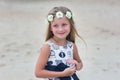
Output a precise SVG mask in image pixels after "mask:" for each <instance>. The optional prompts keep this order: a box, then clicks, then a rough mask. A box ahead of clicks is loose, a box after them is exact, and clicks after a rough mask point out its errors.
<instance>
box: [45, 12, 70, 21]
mask: <svg viewBox="0 0 120 80" xmlns="http://www.w3.org/2000/svg"><path fill="white" fill-rule="evenodd" d="M55 16H56V17H57V18H62V17H63V16H64V14H63V13H62V12H61V11H58V12H56V15H55ZM65 16H66V17H67V18H68V19H71V17H72V13H71V12H69V11H67V12H66V14H65ZM53 18H54V16H53V15H52V14H51V15H48V17H47V20H48V21H50V22H51V21H53Z"/></svg>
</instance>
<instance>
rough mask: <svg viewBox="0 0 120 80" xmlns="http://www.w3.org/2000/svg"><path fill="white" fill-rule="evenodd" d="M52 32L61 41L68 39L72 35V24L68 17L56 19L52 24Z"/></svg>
mask: <svg viewBox="0 0 120 80" xmlns="http://www.w3.org/2000/svg"><path fill="white" fill-rule="evenodd" d="M51 31H52V32H53V34H54V37H57V38H59V39H66V37H67V36H68V34H69V33H70V22H69V21H68V19H67V18H66V17H62V18H56V17H55V18H54V20H53V21H52V22H51Z"/></svg>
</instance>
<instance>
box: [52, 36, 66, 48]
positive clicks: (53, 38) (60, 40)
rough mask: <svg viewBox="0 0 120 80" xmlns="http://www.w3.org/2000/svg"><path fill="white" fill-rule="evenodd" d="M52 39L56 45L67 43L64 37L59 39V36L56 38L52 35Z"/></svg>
mask: <svg viewBox="0 0 120 80" xmlns="http://www.w3.org/2000/svg"><path fill="white" fill-rule="evenodd" d="M52 41H53V42H54V43H55V44H57V45H60V46H64V45H66V44H67V40H66V39H59V38H56V37H52Z"/></svg>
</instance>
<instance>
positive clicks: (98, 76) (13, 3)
mask: <svg viewBox="0 0 120 80" xmlns="http://www.w3.org/2000/svg"><path fill="white" fill-rule="evenodd" d="M54 6H66V7H68V8H70V9H71V10H72V11H73V13H74V20H75V23H76V28H77V30H78V32H79V34H80V35H81V36H82V37H83V38H84V40H85V41H86V43H87V47H86V46H85V44H84V43H83V42H82V41H81V40H80V39H78V38H77V42H76V44H77V46H78V50H79V54H80V57H81V59H82V61H83V64H84V67H83V69H82V70H81V71H79V72H77V74H78V75H79V77H80V79H81V80H119V78H120V76H119V75H120V54H119V53H120V30H119V29H120V22H119V21H120V1H119V0H84V1H82V0H34V1H32V0H0V80H40V79H38V78H36V77H35V76H34V69H35V64H36V61H37V58H38V56H39V50H40V47H41V46H42V44H43V43H44V38H45V32H46V28H47V23H46V21H45V19H46V15H47V13H48V11H49V10H50V9H51V8H53V7H54Z"/></svg>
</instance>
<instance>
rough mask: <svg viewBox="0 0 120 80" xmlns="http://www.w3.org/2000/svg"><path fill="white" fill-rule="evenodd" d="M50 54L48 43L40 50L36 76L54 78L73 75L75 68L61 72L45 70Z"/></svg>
mask: <svg viewBox="0 0 120 80" xmlns="http://www.w3.org/2000/svg"><path fill="white" fill-rule="evenodd" d="M49 54H50V46H49V45H48V44H45V45H43V47H42V48H41V51H40V56H39V58H38V61H37V63H36V68H35V76H36V77H38V78H53V77H62V76H69V75H72V74H73V73H74V71H75V69H71V68H67V69H66V70H64V71H61V72H55V71H49V70H45V65H46V63H47V61H48V57H49Z"/></svg>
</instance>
